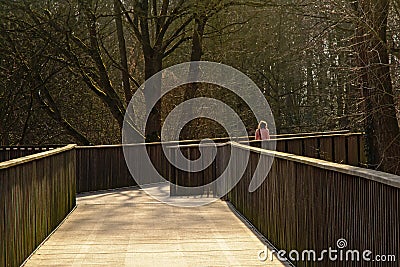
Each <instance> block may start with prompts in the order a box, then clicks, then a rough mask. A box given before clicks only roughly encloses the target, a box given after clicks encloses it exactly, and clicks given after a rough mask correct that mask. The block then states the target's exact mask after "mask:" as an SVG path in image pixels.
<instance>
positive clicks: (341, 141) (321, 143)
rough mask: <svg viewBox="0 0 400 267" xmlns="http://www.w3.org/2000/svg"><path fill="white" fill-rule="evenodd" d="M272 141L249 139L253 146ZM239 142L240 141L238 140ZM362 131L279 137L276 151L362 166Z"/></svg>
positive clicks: (363, 155)
mask: <svg viewBox="0 0 400 267" xmlns="http://www.w3.org/2000/svg"><path fill="white" fill-rule="evenodd" d="M269 142H272V141H256V140H253V141H250V142H249V145H250V146H253V147H258V148H260V147H262V146H263V147H268V143H269ZM239 143H241V142H239ZM364 147H365V140H364V134H363V133H344V134H340V133H338V134H321V135H308V136H294V137H280V138H278V139H276V151H279V152H285V153H290V154H295V155H298V156H305V157H310V158H317V159H323V160H327V161H332V162H336V163H342V164H348V165H352V166H359V167H364V166H366V165H367V158H366V154H365V149H364Z"/></svg>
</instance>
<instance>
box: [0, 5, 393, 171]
mask: <svg viewBox="0 0 400 267" xmlns="http://www.w3.org/2000/svg"><path fill="white" fill-rule="evenodd" d="M0 17H1V20H0V68H1V71H0V75H1V77H0V98H1V101H0V142H1V144H2V145H24V144H38V145H41V144H60V143H78V144H114V143H120V142H121V127H122V124H123V118H124V114H125V109H126V106H127V103H129V101H130V99H131V97H132V95H133V94H134V93H135V91H136V90H137V89H138V87H139V86H140V85H141V84H142V83H143V82H144V81H145V80H146V79H148V78H149V77H151V76H152V75H154V74H155V73H157V72H158V71H160V70H162V69H163V68H166V67H169V66H172V65H174V64H177V63H182V62H187V61H194V60H196V61H197V60H207V61H214V62H221V63H224V64H227V65H230V66H233V67H235V68H237V69H239V70H241V71H242V72H244V73H245V74H247V75H248V76H249V77H250V78H251V79H252V80H253V81H254V82H255V83H256V84H257V85H258V86H259V88H260V89H261V90H262V91H263V94H264V95H265V97H266V99H267V100H268V102H269V104H270V106H271V108H272V111H273V113H274V118H275V122H276V127H277V132H278V133H296V132H310V131H324V130H335V129H350V130H353V131H364V132H365V133H366V138H367V152H368V157H369V161H370V164H371V167H373V168H379V169H382V170H385V171H388V172H393V173H400V163H399V162H400V160H399V159H400V157H399V156H400V137H399V135H400V131H399V125H398V114H399V105H400V93H399V92H400V76H399V71H400V70H399V60H400V36H399V32H400V1H398V0H391V1H390V0H318V1H314V0H270V1H269V0H249V1H246V0H219V1H218V0H201V1H200V0H198V1H192V0H62V1H54V0H47V1H46V0H15V1H11V0H0ZM198 96H210V97H213V98H216V99H221V100H223V101H224V102H225V103H227V104H229V105H230V106H231V107H232V108H233V109H234V110H235V111H236V112H237V113H238V114H239V115H240V116H241V118H242V119H243V121H244V122H245V124H246V127H247V128H248V129H249V131H250V133H251V131H252V130H253V129H254V128H255V127H256V126H257V121H255V118H254V117H253V116H252V114H251V113H250V112H249V109H248V107H247V106H246V105H244V104H243V103H242V102H241V101H240V99H238V98H237V97H236V96H235V95H233V94H231V93H229V92H228V91H227V90H225V89H222V88H213V87H212V86H207V85H201V84H200V85H196V86H188V87H185V88H177V89H176V90H175V91H174V93H173V94H172V95H171V94H170V95H168V97H165V98H163V99H162V101H161V102H160V103H159V105H158V106H157V108H155V109H154V110H153V112H152V118H151V123H150V124H151V125H148V128H149V129H150V131H151V132H153V133H156V134H157V131H158V130H159V127H160V125H161V124H162V121H163V116H162V115H161V112H160V111H161V110H166V111H168V110H170V109H171V108H172V107H174V106H176V105H178V104H179V103H181V102H182V101H184V100H187V99H190V98H193V97H198ZM198 129H201V130H198ZM225 134H226V133H225V131H224V130H223V129H222V127H218V125H215V123H212V122H210V121H209V120H201V119H199V120H196V121H193V122H192V123H191V124H190V125H188V127H186V130H185V131H184V132H183V136H182V138H201V137H220V136H224V135H225ZM148 138H149V140H154V139H156V137H155V135H152V136H149V137H148Z"/></svg>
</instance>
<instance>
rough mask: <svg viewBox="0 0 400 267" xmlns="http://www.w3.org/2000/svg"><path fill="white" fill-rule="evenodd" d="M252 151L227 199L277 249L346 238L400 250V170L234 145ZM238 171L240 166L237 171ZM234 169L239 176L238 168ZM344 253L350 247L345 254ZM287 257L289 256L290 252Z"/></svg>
mask: <svg viewBox="0 0 400 267" xmlns="http://www.w3.org/2000/svg"><path fill="white" fill-rule="evenodd" d="M231 148H232V153H238V154H241V153H243V152H244V151H245V150H250V153H251V154H250V163H249V164H248V165H247V169H246V172H245V174H244V175H243V177H242V179H241V180H240V182H239V183H238V184H237V185H236V187H235V188H234V189H233V190H232V191H231V192H230V193H229V194H228V195H227V199H228V200H229V201H230V202H231V203H232V204H233V205H234V206H235V207H236V209H238V210H239V211H240V212H241V213H242V214H243V215H244V216H245V217H246V218H247V219H248V220H249V221H250V222H251V223H252V224H253V225H254V226H255V227H257V229H258V230H260V231H261V233H262V234H263V235H265V236H266V237H267V238H268V239H269V240H270V241H271V242H272V243H273V244H274V245H275V246H276V247H277V248H279V249H283V250H285V251H287V252H288V253H289V251H291V250H294V249H295V250H297V251H300V252H301V251H303V250H314V251H316V252H317V255H318V257H319V256H320V253H321V252H322V251H323V250H325V249H328V248H329V247H332V249H338V248H337V245H336V242H337V240H338V239H341V238H344V239H346V241H347V247H346V248H345V249H343V250H344V251H345V252H346V251H347V250H358V251H360V253H362V252H363V251H365V250H370V251H372V253H373V254H372V255H373V256H375V255H394V256H395V257H396V260H398V259H399V256H400V212H399V210H400V207H399V204H400V177H399V176H395V175H391V174H387V173H382V172H378V171H374V170H368V169H363V168H358V167H352V166H349V165H342V164H336V163H331V162H327V161H322V160H317V159H311V158H305V157H299V156H295V155H291V154H286V153H281V152H273V151H266V150H262V149H257V148H250V147H247V146H242V145H239V144H232V145H231ZM271 157H274V163H273V165H272V168H271V171H270V172H269V173H268V175H267V177H266V179H265V181H264V183H263V184H262V186H261V187H260V188H259V189H258V190H256V191H255V192H253V193H250V192H249V191H248V186H249V183H250V180H251V178H252V174H253V172H254V167H255V166H256V164H257V163H258V162H260V164H266V163H267V162H268V158H271ZM231 171H232V172H235V169H232V170H231ZM232 175H235V174H234V173H232ZM345 252H344V253H345ZM286 256H287V255H286ZM360 257H361V256H360ZM294 263H295V265H296V266H398V262H397V261H396V262H385V263H380V264H377V262H365V261H362V260H361V261H358V262H357V261H330V260H329V259H328V256H327V255H325V257H324V260H323V261H320V262H316V261H298V262H294Z"/></svg>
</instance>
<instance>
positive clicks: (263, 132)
mask: <svg viewBox="0 0 400 267" xmlns="http://www.w3.org/2000/svg"><path fill="white" fill-rule="evenodd" d="M268 139H270V136H269V130H268V127H267V122H266V121H260V123H259V124H258V128H257V130H256V140H268Z"/></svg>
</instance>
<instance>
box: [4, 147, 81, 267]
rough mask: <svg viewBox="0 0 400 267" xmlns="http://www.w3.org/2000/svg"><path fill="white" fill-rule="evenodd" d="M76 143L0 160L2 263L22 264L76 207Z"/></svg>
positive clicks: (5, 264) (7, 264)
mask: <svg viewBox="0 0 400 267" xmlns="http://www.w3.org/2000/svg"><path fill="white" fill-rule="evenodd" d="M74 147H75V145H68V146H65V147H62V148H58V149H54V150H51V151H47V152H42V153H37V154H34V155H30V156H26V157H22V158H18V159H14V160H10V161H5V162H1V163H0V266H20V264H21V263H22V262H23V261H24V260H25V258H26V257H28V256H29V255H30V254H31V253H32V251H33V250H34V249H35V248H36V247H37V246H38V245H39V244H40V243H41V242H42V241H43V240H44V239H45V238H46V237H47V236H48V235H49V234H50V233H51V232H52V231H53V230H54V229H55V228H56V227H57V225H59V223H60V222H61V221H62V220H63V219H64V218H65V217H66V216H67V215H68V214H69V212H70V211H71V210H72V209H73V208H74V207H75V194H76V191H75V182H76V172H75V169H76V166H75V161H76V160H75V150H74Z"/></svg>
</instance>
